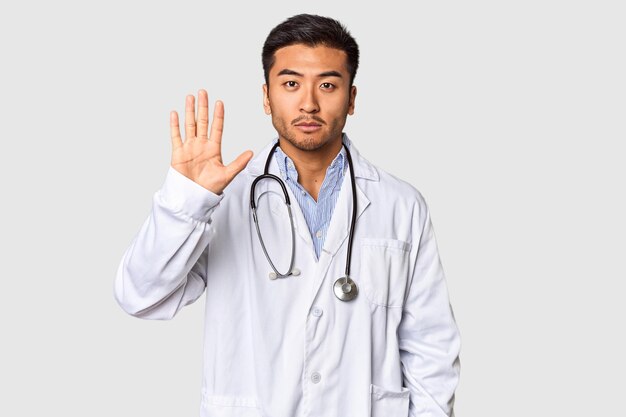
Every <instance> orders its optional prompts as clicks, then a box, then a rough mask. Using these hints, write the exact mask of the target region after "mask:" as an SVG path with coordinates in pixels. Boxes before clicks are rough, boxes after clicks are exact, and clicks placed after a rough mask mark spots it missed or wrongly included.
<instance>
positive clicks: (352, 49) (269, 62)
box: [261, 14, 359, 86]
mask: <svg viewBox="0 0 626 417" xmlns="http://www.w3.org/2000/svg"><path fill="white" fill-rule="evenodd" d="M295 44H303V45H307V46H310V47H315V46H318V45H323V46H327V47H329V48H335V49H339V50H341V51H344V52H345V53H346V55H347V58H348V59H347V67H348V73H349V74H350V85H351V86H352V83H353V81H354V77H355V76H356V70H357V68H358V67H359V45H357V43H356V41H355V40H354V38H353V37H352V35H350V32H348V29H346V27H345V26H344V25H342V24H341V23H340V22H338V21H337V20H335V19H331V18H329V17H323V16H317V15H311V14H299V15H296V16H292V17H290V18H289V19H287V20H285V21H284V22H282V23H280V24H279V25H278V26H276V27H275V28H274V29H272V31H271V32H270V34H269V35H267V39H265V43H264V44H263V53H262V54H261V57H262V61H263V73H264V75H265V83H266V84H267V85H268V86H269V73H270V69H271V68H272V66H273V65H274V61H275V55H274V54H275V52H276V51H277V50H278V49H280V48H283V47H285V46H290V45H295Z"/></svg>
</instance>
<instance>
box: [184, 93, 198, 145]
mask: <svg viewBox="0 0 626 417" xmlns="http://www.w3.org/2000/svg"><path fill="white" fill-rule="evenodd" d="M194 101H195V97H194V96H191V95H190V96H187V99H186V100H185V139H189V138H193V137H194V136H196V115H195V111H194V110H195V109H194V105H195V103H194Z"/></svg>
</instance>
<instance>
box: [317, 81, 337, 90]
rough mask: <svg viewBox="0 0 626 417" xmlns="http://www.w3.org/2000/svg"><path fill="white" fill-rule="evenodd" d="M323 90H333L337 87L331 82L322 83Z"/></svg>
mask: <svg viewBox="0 0 626 417" xmlns="http://www.w3.org/2000/svg"><path fill="white" fill-rule="evenodd" d="M320 87H321V89H322V90H332V89H334V88H335V85H334V84H331V83H322V85H320Z"/></svg>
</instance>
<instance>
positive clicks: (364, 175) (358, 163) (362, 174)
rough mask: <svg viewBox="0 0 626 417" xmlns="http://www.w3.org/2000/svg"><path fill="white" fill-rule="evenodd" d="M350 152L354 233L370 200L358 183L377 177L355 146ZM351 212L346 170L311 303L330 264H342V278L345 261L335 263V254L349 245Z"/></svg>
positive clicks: (321, 255) (323, 249)
mask: <svg viewBox="0 0 626 417" xmlns="http://www.w3.org/2000/svg"><path fill="white" fill-rule="evenodd" d="M344 141H347V143H348V144H349V145H350V141H349V140H347V138H345V139H344ZM349 149H350V153H351V155H352V160H353V164H354V173H355V177H356V181H355V182H356V200H357V203H356V204H357V207H356V210H357V213H356V214H357V215H356V218H357V220H356V224H355V230H356V229H358V227H359V217H361V215H362V214H363V212H364V211H365V210H366V209H367V207H368V206H369V205H370V200H369V198H368V197H367V195H366V193H365V191H364V190H363V188H362V187H361V186H360V185H359V183H360V182H361V181H365V180H375V181H377V180H378V174H377V173H376V172H375V171H373V172H372V171H369V168H371V165H370V164H369V163H368V162H367V161H365V160H364V159H363V158H362V157H361V156H360V155H359V153H358V151H357V150H356V149H355V148H354V146H350V147H349ZM352 210H353V201H352V184H351V183H350V172H349V170H346V175H344V179H343V183H342V184H341V191H340V192H339V198H338V199H337V204H336V206H335V209H334V210H333V216H332V219H331V221H330V225H329V227H328V233H327V234H326V240H325V241H324V247H323V248H322V252H321V253H320V259H319V262H318V264H317V271H316V274H315V281H314V283H313V289H312V290H313V292H312V297H311V302H313V300H315V298H316V296H317V293H318V292H319V290H320V287H321V285H322V283H324V282H326V281H325V276H326V274H327V273H328V270H329V267H330V265H331V263H332V262H333V261H334V262H338V263H340V264H341V266H340V267H339V268H340V269H339V270H340V271H341V272H340V276H344V271H345V267H346V264H345V263H346V260H345V259H337V253H338V252H339V249H340V248H341V246H342V245H343V244H345V245H347V244H348V237H349V235H350V224H351V221H352ZM353 245H354V242H353ZM341 253H342V254H345V253H346V252H345V251H341ZM340 276H339V275H338V276H337V277H331V279H332V280H333V281H334V279H336V278H340ZM325 285H330V283H327V284H325Z"/></svg>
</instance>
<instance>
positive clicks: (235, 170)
mask: <svg viewBox="0 0 626 417" xmlns="http://www.w3.org/2000/svg"><path fill="white" fill-rule="evenodd" d="M252 155H253V153H252V151H245V152H243V153H242V154H241V155H239V156H238V157H237V158H235V160H234V161H233V162H231V163H230V164H228V165H227V166H226V169H227V170H228V172H229V173H230V174H231V175H232V176H233V177H234V176H235V175H237V174H239V173H240V172H241V171H242V170H243V169H244V168H245V167H246V165H248V162H250V159H252Z"/></svg>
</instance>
